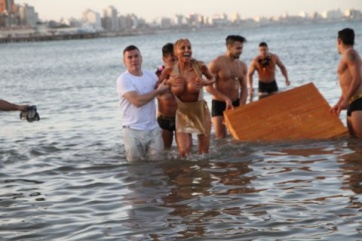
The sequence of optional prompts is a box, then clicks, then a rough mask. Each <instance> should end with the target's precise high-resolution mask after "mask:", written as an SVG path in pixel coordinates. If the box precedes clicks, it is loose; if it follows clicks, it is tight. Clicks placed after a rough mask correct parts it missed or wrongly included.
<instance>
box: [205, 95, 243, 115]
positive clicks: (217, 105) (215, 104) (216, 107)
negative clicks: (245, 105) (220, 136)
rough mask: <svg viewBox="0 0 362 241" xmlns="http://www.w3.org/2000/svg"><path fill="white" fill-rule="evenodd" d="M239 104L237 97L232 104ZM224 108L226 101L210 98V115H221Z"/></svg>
mask: <svg viewBox="0 0 362 241" xmlns="http://www.w3.org/2000/svg"><path fill="white" fill-rule="evenodd" d="M239 105H240V101H239V99H237V100H235V101H234V102H233V106H234V107H236V106H239ZM225 109H226V103H225V101H220V100H212V101H211V116H212V117H214V116H223V115H224V110H225Z"/></svg>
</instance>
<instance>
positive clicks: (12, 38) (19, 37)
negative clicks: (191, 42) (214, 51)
mask: <svg viewBox="0 0 362 241" xmlns="http://www.w3.org/2000/svg"><path fill="white" fill-rule="evenodd" d="M355 21H358V20H338V21H301V22H294V21H293V22H280V23H268V24H260V23H259V24H255V23H253V24H237V25H228V26H206V27H199V28H195V27H183V28H168V29H152V28H150V29H146V30H134V31H131V30H128V31H123V32H105V31H95V32H79V30H76V29H74V28H73V29H72V28H68V29H57V30H48V31H44V32H42V33H39V32H37V31H36V30H35V29H20V28H19V29H8V30H1V29H0V44H6V43H21V42H43V41H61V40H82V39H94V38H109V37H127V36H141V35H150V34H167V33H175V32H176V33H177V32H190V31H192V32H193V31H200V32H202V31H208V30H218V29H235V28H248V29H250V28H263V27H269V26H277V25H279V26H283V25H289V26H290V25H308V24H330V23H335V22H355ZM56 31H59V33H56ZM4 35H6V36H4Z"/></svg>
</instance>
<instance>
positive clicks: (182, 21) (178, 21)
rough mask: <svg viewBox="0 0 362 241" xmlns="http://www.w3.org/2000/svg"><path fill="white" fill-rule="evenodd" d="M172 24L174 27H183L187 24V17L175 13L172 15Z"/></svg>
mask: <svg viewBox="0 0 362 241" xmlns="http://www.w3.org/2000/svg"><path fill="white" fill-rule="evenodd" d="M174 25H175V27H179V28H180V27H184V26H187V19H186V17H185V16H184V15H180V14H177V15H175V17H174Z"/></svg>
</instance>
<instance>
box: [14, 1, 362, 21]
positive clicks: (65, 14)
mask: <svg viewBox="0 0 362 241" xmlns="http://www.w3.org/2000/svg"><path fill="white" fill-rule="evenodd" d="M15 3H16V4H28V5H30V6H33V7H34V8H35V11H36V12H37V13H38V14H39V18H40V19H41V20H60V19H61V18H63V19H69V18H72V17H73V18H80V17H81V15H82V13H83V12H84V11H85V10H87V9H91V10H94V11H96V12H99V13H100V14H101V15H103V10H104V9H105V8H106V7H108V6H114V7H115V8H116V9H117V10H118V13H119V15H126V14H135V15H137V16H138V17H140V18H144V19H145V20H146V21H147V22H152V21H153V20H155V19H157V18H160V17H173V16H174V15H176V14H182V15H188V14H202V15H204V16H210V17H211V16H213V15H215V14H223V13H225V14H227V15H230V14H234V13H238V14H240V16H241V17H242V18H250V17H255V16H264V17H272V16H279V15H283V14H289V15H298V14H299V13H300V12H302V11H304V12H306V13H309V14H312V13H314V12H319V13H321V12H323V11H327V10H337V9H340V10H341V11H345V10H346V9H358V10H362V1H361V0H334V1H330V0H253V1H246V0H223V1H220V0H197V2H196V1H191V0H183V1H182V2H181V1H176V0H169V1H166V2H165V1H164V0H152V1H150V0H133V1H121V0H103V1H98V0H77V1H71V0H63V1H49V0H15ZM165 3H167V4H165ZM175 6H177V7H175ZM246 6H247V7H246Z"/></svg>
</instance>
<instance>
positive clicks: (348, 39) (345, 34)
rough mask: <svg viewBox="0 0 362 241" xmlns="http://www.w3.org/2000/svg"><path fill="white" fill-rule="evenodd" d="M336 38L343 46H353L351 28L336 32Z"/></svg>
mask: <svg viewBox="0 0 362 241" xmlns="http://www.w3.org/2000/svg"><path fill="white" fill-rule="evenodd" d="M338 38H339V39H340V40H342V43H343V44H345V45H352V46H353V45H354V31H353V29H351V28H344V29H342V30H340V31H338Z"/></svg>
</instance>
